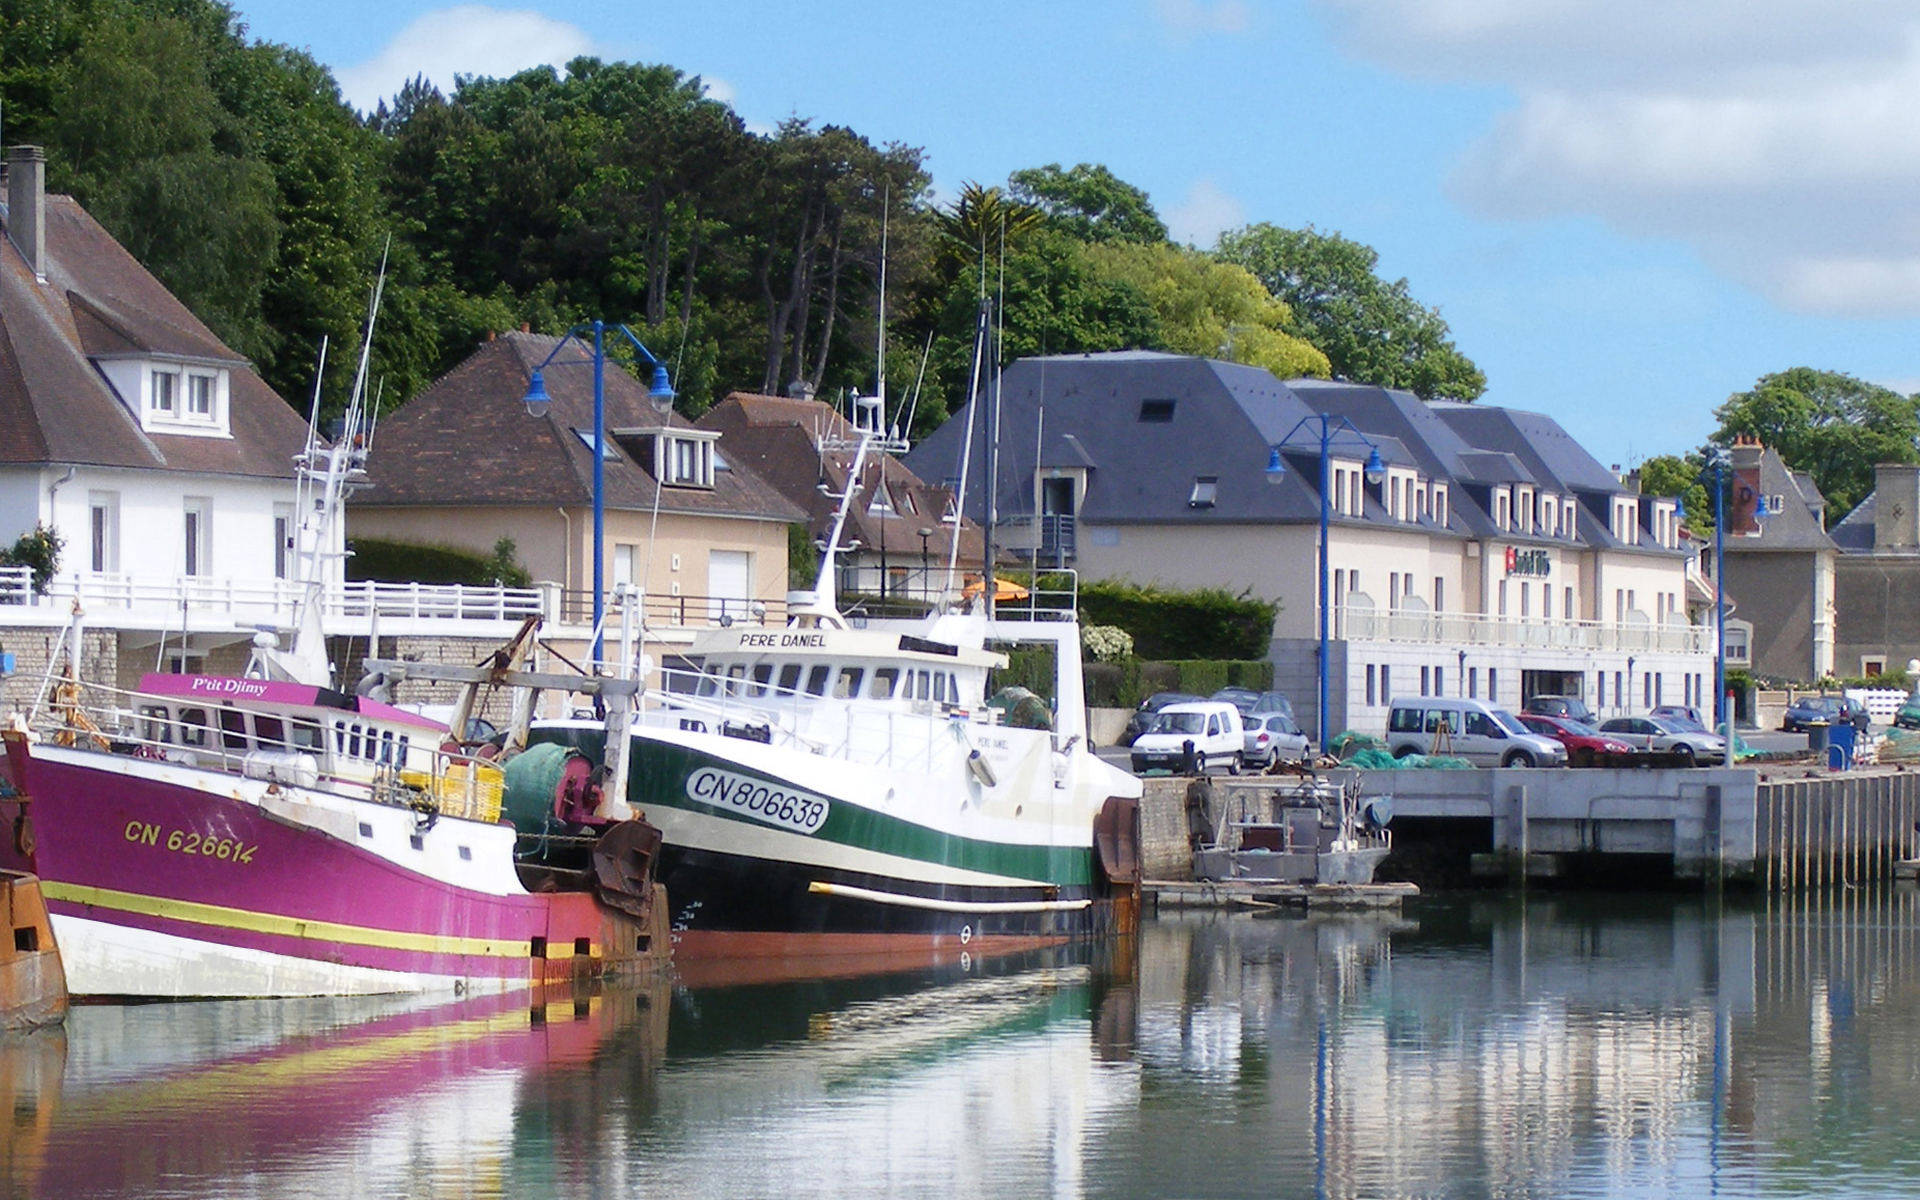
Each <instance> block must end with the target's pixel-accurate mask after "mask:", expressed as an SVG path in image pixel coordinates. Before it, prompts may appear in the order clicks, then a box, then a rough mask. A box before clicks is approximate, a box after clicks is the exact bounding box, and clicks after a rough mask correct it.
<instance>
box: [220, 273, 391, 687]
mask: <svg viewBox="0 0 1920 1200" xmlns="http://www.w3.org/2000/svg"><path fill="white" fill-rule="evenodd" d="M392 246H393V238H392V235H388V237H387V244H386V246H385V247H383V248H382V249H381V251H380V270H379V274H378V275H377V276H375V278H374V284H373V293H372V295H371V296H370V297H369V299H368V301H367V323H366V332H365V333H364V335H363V336H362V337H361V339H360V362H359V365H358V368H357V369H356V370H355V372H354V379H353V388H352V390H351V391H350V392H349V393H348V397H347V410H346V413H345V415H344V416H343V417H342V419H341V425H340V434H339V436H338V437H336V438H334V439H333V441H332V444H331V445H329V446H327V447H326V448H325V449H324V450H322V449H321V447H320V445H319V438H318V435H317V434H316V433H315V431H314V429H313V428H312V426H311V425H310V426H309V427H308V431H307V449H306V450H305V451H304V452H303V453H302V454H301V455H300V457H299V459H297V460H296V461H295V471H296V478H297V483H296V485H295V488H296V491H295V494H296V496H298V497H301V498H302V500H303V503H302V504H301V508H300V511H299V512H298V513H297V514H296V519H297V521H298V522H299V524H298V525H297V527H296V528H295V530H294V531H293V535H294V556H293V557H294V561H293V569H294V582H295V585H296V588H297V589H298V596H297V598H296V600H295V602H294V607H293V622H292V624H293V645H292V646H291V647H289V648H287V649H284V650H283V649H281V648H279V647H278V646H260V645H256V646H255V647H254V654H253V658H252V659H251V660H250V661H249V662H248V664H247V670H246V673H247V674H248V675H249V676H253V677H256V678H262V679H280V680H285V681H288V682H293V683H304V684H309V685H313V686H317V687H331V686H332V685H333V665H332V663H331V662H330V661H329V660H328V658H327V646H326V636H325V631H324V629H323V628H322V626H321V621H320V616H321V609H322V607H323V606H324V604H325V602H326V586H327V582H328V580H327V574H328V572H327V569H326V564H327V562H328V561H329V560H335V559H339V560H344V559H345V558H346V557H347V554H348V552H347V551H346V550H345V549H344V548H342V549H338V550H336V549H334V548H333V546H334V543H335V542H336V541H338V540H340V530H341V528H342V527H343V526H344V524H345V516H346V500H347V496H348V495H349V494H351V493H353V492H355V491H358V490H359V489H360V488H362V487H364V486H365V484H366V478H367V470H366V466H367V436H368V433H369V432H370V429H371V426H370V424H369V423H368V419H367V411H366V400H367V376H368V372H369V369H370V367H371V363H372V354H373V332H374V328H375V326H376V325H377V324H378V322H379V318H380V303H381V300H382V299H383V298H384V297H385V295H386V287H387V256H388V253H389V251H390V250H391V249H392ZM317 391H318V385H317V384H316V393H317ZM314 411H315V414H316V415H317V414H318V412H319V409H318V406H317V404H316V407H315V410H314ZM317 423H318V422H317V421H316V422H315V424H317Z"/></svg>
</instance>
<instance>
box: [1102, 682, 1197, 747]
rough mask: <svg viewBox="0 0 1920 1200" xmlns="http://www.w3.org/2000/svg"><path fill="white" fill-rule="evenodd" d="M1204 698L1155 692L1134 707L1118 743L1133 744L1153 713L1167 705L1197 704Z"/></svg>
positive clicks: (1189, 694) (1144, 730)
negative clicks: (1137, 706) (1138, 705)
mask: <svg viewBox="0 0 1920 1200" xmlns="http://www.w3.org/2000/svg"><path fill="white" fill-rule="evenodd" d="M1204 699H1206V697H1205V696H1195V695H1193V694H1191V693H1189V692H1155V693H1154V694H1153V695H1151V696H1148V697H1147V698H1146V699H1145V700H1142V701H1141V702H1140V707H1139V708H1136V709H1134V710H1133V715H1132V716H1130V717H1128V718H1127V728H1126V730H1125V731H1124V732H1123V733H1121V735H1120V744H1121V745H1122V746H1131V745H1133V741H1134V739H1135V738H1137V737H1139V736H1140V735H1141V734H1142V733H1144V732H1146V728H1147V725H1148V723H1149V722H1150V721H1151V720H1152V718H1153V714H1155V713H1157V712H1159V711H1160V710H1161V709H1163V708H1165V707H1166V706H1167V705H1169V704H1197V703H1199V702H1200V701H1202V700H1204Z"/></svg>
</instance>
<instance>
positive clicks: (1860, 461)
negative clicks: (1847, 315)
mask: <svg viewBox="0 0 1920 1200" xmlns="http://www.w3.org/2000/svg"><path fill="white" fill-rule="evenodd" d="M1713 415H1714V416H1715V417H1716V418H1718V420H1719V422H1720V428H1719V429H1718V430H1717V431H1716V432H1715V433H1714V435H1713V440H1714V441H1715V442H1718V443H1720V444H1722V445H1726V444H1730V443H1731V442H1732V441H1733V439H1734V438H1735V437H1736V436H1738V435H1740V434H1749V435H1751V436H1753V437H1756V438H1759V439H1760V441H1761V442H1763V443H1764V444H1766V445H1767V446H1770V447H1772V448H1773V449H1774V450H1776V451H1777V452H1779V455H1780V457H1781V459H1782V460H1783V461H1785V462H1786V464H1787V465H1788V466H1789V467H1792V468H1793V469H1794V470H1796V471H1805V472H1807V473H1808V474H1810V475H1812V476H1813V482H1814V484H1815V486H1817V487H1818V488H1819V489H1820V494H1821V495H1823V496H1825V497H1826V500H1827V516H1828V519H1829V521H1837V520H1839V519H1840V518H1841V517H1843V516H1845V515H1846V514H1847V513H1849V512H1851V511H1852V510H1853V507H1854V506H1855V505H1857V504H1859V503H1860V501H1861V500H1863V499H1865V498H1866V496H1867V493H1869V492H1871V491H1872V490H1873V484H1874V471H1873V468H1874V465H1875V464H1876V463H1883V462H1886V463H1911V462H1920V449H1916V439H1920V396H1902V395H1901V394H1900V393H1899V392H1896V391H1893V390H1892V389H1890V388H1884V387H1881V386H1880V385H1879V384H1874V383H1868V382H1866V381H1865V380H1863V379H1856V378H1854V377H1853V376H1851V375H1848V374H1845V373H1843V372H1840V371H1820V370H1815V369H1814V368H1812V367H1794V368H1793V369H1791V370H1787V371H1778V372H1775V373H1774V374H1771V375H1762V376H1761V377H1760V378H1759V380H1757V381H1756V382H1755V383H1754V385H1753V387H1752V388H1751V389H1750V390H1748V391H1744V392H1735V393H1734V394H1733V395H1731V396H1729V397H1727V402H1726V403H1725V404H1722V405H1721V406H1720V407H1719V408H1717V409H1715V410H1714V414H1713Z"/></svg>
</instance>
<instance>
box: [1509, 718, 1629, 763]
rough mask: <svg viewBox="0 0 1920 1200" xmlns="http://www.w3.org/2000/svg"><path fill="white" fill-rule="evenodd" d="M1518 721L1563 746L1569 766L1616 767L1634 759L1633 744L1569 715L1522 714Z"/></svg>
mask: <svg viewBox="0 0 1920 1200" xmlns="http://www.w3.org/2000/svg"><path fill="white" fill-rule="evenodd" d="M1520 723H1521V724H1522V725H1525V726H1526V727H1527V728H1528V729H1531V730H1532V731H1533V732H1535V733H1537V734H1539V735H1540V736H1541V737H1550V738H1552V739H1553V740H1555V741H1557V742H1559V743H1560V744H1561V745H1563V746H1565V747H1566V748H1567V762H1568V764H1569V765H1571V766H1576V767H1598V766H1618V765H1623V764H1625V763H1628V762H1631V761H1632V759H1633V747H1632V746H1629V745H1627V744H1626V743H1625V742H1623V741H1621V740H1620V739H1619V738H1617V737H1609V736H1608V735H1607V734H1604V733H1601V732H1600V731H1599V730H1598V729H1595V728H1594V727H1593V726H1591V725H1589V724H1587V723H1586V722H1584V721H1576V720H1574V719H1573V718H1572V717H1549V716H1546V715H1544V714H1542V713H1521V714H1520Z"/></svg>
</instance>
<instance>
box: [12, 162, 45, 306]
mask: <svg viewBox="0 0 1920 1200" xmlns="http://www.w3.org/2000/svg"><path fill="white" fill-rule="evenodd" d="M7 237H8V238H10V239H11V240H12V241H13V244H14V247H15V248H16V249H18V250H19V251H20V257H21V258H24V259H26V260H27V268H28V269H29V270H31V271H32V272H33V273H34V276H35V277H36V278H39V279H42V280H44V279H45V278H46V277H47V263H46V250H47V156H46V155H45V154H44V153H42V152H41V150H40V147H38V146H15V147H14V148H13V149H11V150H9V151H7Z"/></svg>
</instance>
